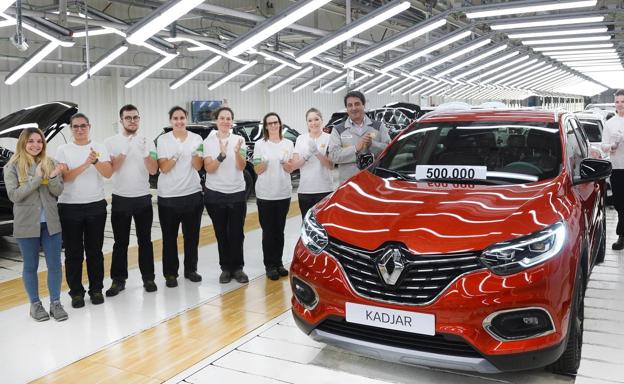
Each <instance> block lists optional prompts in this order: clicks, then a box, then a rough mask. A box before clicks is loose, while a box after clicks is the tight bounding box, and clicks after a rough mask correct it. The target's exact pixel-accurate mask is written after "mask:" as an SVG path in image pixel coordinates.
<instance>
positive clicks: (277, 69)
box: [240, 64, 286, 92]
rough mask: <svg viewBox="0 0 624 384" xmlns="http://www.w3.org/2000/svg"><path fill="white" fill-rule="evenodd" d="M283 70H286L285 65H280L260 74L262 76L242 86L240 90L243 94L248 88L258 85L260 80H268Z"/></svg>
mask: <svg viewBox="0 0 624 384" xmlns="http://www.w3.org/2000/svg"><path fill="white" fill-rule="evenodd" d="M284 68H286V64H280V65H278V66H277V67H275V68H273V69H271V70H270V71H268V72H267V73H265V74H262V75H260V76H258V77H257V78H255V79H253V80H251V81H250V82H249V83H247V84H245V85H243V86H242V87H241V89H240V90H241V91H242V92H245V91H246V90H248V89H249V88H251V87H253V86H254V85H256V84H258V83H259V82H261V81H262V80H264V79H268V78H269V77H270V76H272V75H274V74H276V73H277V72H279V71H281V70H282V69H284Z"/></svg>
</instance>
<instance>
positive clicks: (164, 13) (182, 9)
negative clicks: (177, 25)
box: [126, 0, 204, 45]
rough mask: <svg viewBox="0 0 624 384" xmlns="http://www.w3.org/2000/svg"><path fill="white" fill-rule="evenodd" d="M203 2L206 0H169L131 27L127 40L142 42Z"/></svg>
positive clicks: (127, 32) (133, 42) (136, 42)
mask: <svg viewBox="0 0 624 384" xmlns="http://www.w3.org/2000/svg"><path fill="white" fill-rule="evenodd" d="M203 2H204V0H169V1H167V2H166V3H164V4H163V5H161V6H160V7H158V8H156V9H155V10H154V11H153V12H152V13H150V14H149V15H147V16H145V17H144V18H143V19H141V20H140V21H139V22H138V23H136V24H134V25H133V26H132V27H130V28H129V29H128V30H127V31H126V34H127V35H128V37H126V40H127V41H128V42H129V43H130V44H137V45H138V44H141V43H143V42H144V41H146V40H147V39H149V38H150V37H152V36H154V35H155V34H157V33H158V32H160V31H161V30H162V29H163V28H165V27H166V26H168V25H170V24H171V23H173V22H174V21H176V20H178V19H179V18H180V17H182V16H184V15H186V14H187V13H189V12H190V11H191V10H192V9H193V8H195V7H196V6H198V5H200V4H202V3H203Z"/></svg>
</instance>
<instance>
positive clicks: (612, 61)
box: [561, 58, 621, 66]
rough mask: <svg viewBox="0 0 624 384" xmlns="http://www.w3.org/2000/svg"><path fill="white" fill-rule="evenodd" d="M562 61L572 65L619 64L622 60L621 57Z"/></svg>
mask: <svg viewBox="0 0 624 384" xmlns="http://www.w3.org/2000/svg"><path fill="white" fill-rule="evenodd" d="M561 62H562V63H563V64H565V65H568V66H570V65H592V64H596V65H602V64H619V63H621V60H620V59H619V58H613V59H599V60H586V61H582V60H576V61H561Z"/></svg>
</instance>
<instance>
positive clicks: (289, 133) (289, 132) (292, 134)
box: [282, 126, 299, 143]
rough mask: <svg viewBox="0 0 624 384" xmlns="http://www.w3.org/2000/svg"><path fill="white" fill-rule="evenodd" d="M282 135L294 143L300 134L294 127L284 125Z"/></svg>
mask: <svg viewBox="0 0 624 384" xmlns="http://www.w3.org/2000/svg"><path fill="white" fill-rule="evenodd" d="M282 136H283V137H284V139H288V140H290V141H292V142H293V143H294V142H296V141H297V136H299V133H298V132H296V131H295V130H294V129H292V128H289V127H286V126H284V129H283V130H282Z"/></svg>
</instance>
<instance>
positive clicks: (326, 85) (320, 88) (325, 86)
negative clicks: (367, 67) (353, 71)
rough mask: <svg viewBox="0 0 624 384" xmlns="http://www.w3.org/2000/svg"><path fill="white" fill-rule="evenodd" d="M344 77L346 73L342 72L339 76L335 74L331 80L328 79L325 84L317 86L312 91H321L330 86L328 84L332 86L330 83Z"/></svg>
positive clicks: (332, 83)
mask: <svg viewBox="0 0 624 384" xmlns="http://www.w3.org/2000/svg"><path fill="white" fill-rule="evenodd" d="M346 77H347V74H346V73H343V74H342V75H340V76H336V77H335V78H333V79H331V80H330V81H328V82H327V83H325V84H323V85H321V86H319V87H317V88H316V89H315V90H314V93H318V92H320V91H322V90H323V89H325V88H328V87H330V86H332V85H334V84H336V83H337V82H339V81H341V80H342V79H345V78H346Z"/></svg>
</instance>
